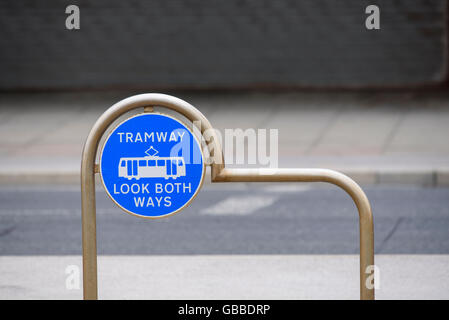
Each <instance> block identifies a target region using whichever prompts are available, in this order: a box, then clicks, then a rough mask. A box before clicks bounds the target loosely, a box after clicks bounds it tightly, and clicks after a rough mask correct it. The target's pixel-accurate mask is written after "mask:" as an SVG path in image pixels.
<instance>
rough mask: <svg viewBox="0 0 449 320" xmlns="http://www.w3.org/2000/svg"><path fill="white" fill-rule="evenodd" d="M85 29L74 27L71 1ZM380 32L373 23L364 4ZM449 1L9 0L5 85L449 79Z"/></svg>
mask: <svg viewBox="0 0 449 320" xmlns="http://www.w3.org/2000/svg"><path fill="white" fill-rule="evenodd" d="M69 4H77V5H78V6H79V7H80V9H81V30H79V31H69V30H66V29H65V19H66V17H67V15H66V14H65V7H66V6H67V5H69ZM369 4H376V5H378V6H380V9H381V30H380V31H368V30H366V29H365V18H366V14H365V7H366V6H367V5H369ZM446 10H447V3H446V1H445V0H376V1H374V0H369V1H365V0H345V1H338V0H303V1H297V0H276V1H273V0H246V1H242V0H226V1H223V0H221V1H218V0H208V1H206V0H203V1H200V0H152V1H137V0H134V1H119V0H107V1H106V0H95V1H86V0H79V1H75V0H73V1H53V0H52V1H32V0H15V1H12V0H9V1H8V0H0V90H10V89H14V90H17V89H19V90H20V89H89V88H94V89H95V88H121V87H122V88H139V89H142V88H145V89H150V88H247V87H251V88H257V87H327V88H328V87H372V86H381V87H383V86H409V85H412V86H420V85H423V84H425V85H431V84H435V83H437V82H439V81H442V80H443V79H445V73H446V72H445V71H446V69H447V66H446V61H447V57H446V46H447V44H446V39H447V34H446V30H445V28H446V26H447V22H446V17H445V12H446Z"/></svg>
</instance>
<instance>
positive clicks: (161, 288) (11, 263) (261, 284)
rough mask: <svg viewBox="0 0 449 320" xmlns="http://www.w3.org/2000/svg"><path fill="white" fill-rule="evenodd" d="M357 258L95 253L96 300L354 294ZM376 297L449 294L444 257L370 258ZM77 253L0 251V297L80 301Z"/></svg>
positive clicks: (356, 294)
mask: <svg viewBox="0 0 449 320" xmlns="http://www.w3.org/2000/svg"><path fill="white" fill-rule="evenodd" d="M358 260H359V259H358V256H357V255H250V256H247V255H246V256H239V255H232V256H231V255H219V256H216V255H207V256H204V255H198V256H139V255H135V256H99V258H98V295H99V299H225V300H236V299H359V274H358V268H359V265H358ZM376 264H377V266H378V268H379V273H378V276H379V277H378V280H379V282H378V285H379V287H378V289H377V290H376V299H449V278H448V277H447V265H448V264H449V256H448V255H377V256H376ZM81 270H82V268H81V257H80V256H60V257H57V256H26V257H17V256H1V257H0V274H1V275H2V279H5V278H6V279H14V280H13V281H10V282H8V283H5V282H4V281H2V283H1V284H0V299H82V281H81V275H82V272H81Z"/></svg>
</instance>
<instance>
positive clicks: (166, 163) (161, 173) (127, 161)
mask: <svg viewBox="0 0 449 320" xmlns="http://www.w3.org/2000/svg"><path fill="white" fill-rule="evenodd" d="M185 175H186V164H185V161H184V158H182V157H159V156H147V157H134V158H120V161H119V166H118V176H119V177H123V178H127V179H128V180H131V179H136V180H139V179H140V178H165V179H169V178H173V179H176V178H178V177H183V176H185Z"/></svg>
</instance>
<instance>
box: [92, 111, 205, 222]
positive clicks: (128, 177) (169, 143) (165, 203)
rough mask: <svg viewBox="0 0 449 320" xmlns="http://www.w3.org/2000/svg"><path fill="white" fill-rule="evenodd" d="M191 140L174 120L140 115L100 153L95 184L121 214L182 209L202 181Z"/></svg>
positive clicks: (163, 213)
mask: <svg viewBox="0 0 449 320" xmlns="http://www.w3.org/2000/svg"><path fill="white" fill-rule="evenodd" d="M204 172H205V164H204V158H203V154H202V151H201V145H200V143H199V141H198V140H197V138H196V137H195V135H194V134H193V133H192V131H190V130H189V129H188V128H187V127H186V126H185V125H184V124H183V123H181V122H180V121H178V120H177V119H175V118H173V117H171V116H168V115H164V114H159V113H142V114H139V115H136V116H134V117H131V118H128V119H126V120H125V121H123V122H122V123H120V124H119V125H118V126H117V127H116V128H115V129H114V130H113V131H112V132H111V133H110V134H109V136H108V137H107V139H106V141H105V143H104V145H103V148H102V149H101V151H100V175H101V181H102V183H103V186H104V188H105V189H106V192H107V194H108V195H109V196H110V197H111V199H112V200H113V201H114V202H115V203H116V204H117V205H118V206H119V207H120V208H122V209H123V210H125V211H126V212H128V213H130V214H133V215H137V216H139V217H144V218H160V217H165V216H168V215H171V214H173V213H176V212H178V211H180V210H181V209H183V208H184V207H186V206H187V205H188V204H189V203H190V201H191V200H192V199H193V198H194V197H195V196H196V194H197V193H198V191H199V189H200V188H201V184H202V182H203V179H204Z"/></svg>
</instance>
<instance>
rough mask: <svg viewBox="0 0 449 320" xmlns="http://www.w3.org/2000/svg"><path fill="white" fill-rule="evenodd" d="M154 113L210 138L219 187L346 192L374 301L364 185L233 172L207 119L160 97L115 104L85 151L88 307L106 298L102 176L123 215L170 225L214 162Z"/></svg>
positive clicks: (303, 174)
mask: <svg viewBox="0 0 449 320" xmlns="http://www.w3.org/2000/svg"><path fill="white" fill-rule="evenodd" d="M154 106H158V107H163V108H168V109H171V110H173V111H175V112H178V113H180V114H181V115H183V116H184V117H186V118H187V119H188V120H189V121H191V122H192V123H193V124H194V125H195V126H196V127H197V129H198V130H199V132H201V134H202V135H204V133H205V132H206V131H207V133H208V139H207V142H208V144H207V150H208V160H209V163H210V166H211V179H212V182H328V183H332V184H334V185H337V186H339V187H341V188H342V189H344V190H345V191H346V192H347V193H348V194H349V195H350V196H351V198H352V199H353V201H354V203H355V205H356V207H357V209H358V211H359V228H360V298H361V299H363V300H373V299H374V287H373V286H367V281H372V280H373V279H372V278H373V277H372V275H370V274H368V273H367V270H369V267H370V266H373V265H374V228H373V217H372V212H371V207H370V204H369V201H368V198H367V197H366V195H365V193H364V192H363V190H362V189H361V188H360V187H359V186H358V185H357V183H355V182H354V181H353V180H352V179H350V178H349V177H347V176H345V175H343V174H341V173H339V172H336V171H333V170H327V169H229V168H225V165H224V158H223V154H222V149H221V146H220V143H219V140H218V138H217V136H216V134H215V131H214V130H213V128H212V126H211V124H210V123H209V121H208V120H207V118H206V117H205V116H204V115H203V114H202V113H201V112H200V111H199V110H197V109H196V108H195V107H193V106H192V105H190V104H188V103H187V102H185V101H183V100H181V99H178V98H175V97H172V96H168V95H164V94H155V93H150V94H141V95H136V96H132V97H129V98H127V99H124V100H122V101H119V102H118V103H116V104H114V105H113V106H112V107H110V108H109V109H108V110H106V112H104V113H103V114H102V115H101V116H100V118H98V120H97V121H96V123H95V124H94V126H93V128H92V130H91V131H90V133H89V135H88V137H87V140H86V143H85V145H84V149H83V155H82V161H81V208H82V231H83V232H82V239H83V292H84V299H89V300H90V299H97V298H98V294H97V246H96V212H95V209H96V208H95V174H96V173H100V175H101V179H102V183H103V186H104V187H105V189H106V192H107V193H108V195H109V196H110V197H111V199H112V200H113V201H114V202H115V203H116V204H117V205H118V206H119V207H121V208H122V209H123V210H125V211H126V212H128V213H130V214H133V215H137V216H139V217H144V218H160V217H165V216H168V215H171V214H174V213H176V212H178V211H180V210H182V209H183V208H184V207H185V206H187V205H188V204H189V203H190V202H191V201H192V200H193V198H194V197H195V196H196V194H197V193H198V191H199V189H200V188H201V185H202V182H203V179H204V171H205V169H204V167H205V160H206V159H205V156H204V155H203V154H202V152H201V147H200V143H199V141H198V140H197V139H196V137H195V135H194V134H193V133H192V132H191V131H190V130H189V129H188V128H187V127H186V126H185V125H184V124H182V123H181V122H180V121H178V120H176V119H175V118H173V117H171V116H168V115H164V114H158V113H154V112H153V111H154V110H153V107H154ZM136 108H143V110H144V113H141V114H139V115H137V116H134V117H131V118H128V119H127V120H125V121H123V122H122V123H120V124H119V125H118V126H117V127H116V128H115V129H114V130H113V131H112V132H111V133H110V134H109V136H108V138H107V139H106V142H105V143H104V145H103V147H102V149H101V152H100V160H99V161H100V163H99V164H97V163H96V156H97V149H98V145H99V141H100V139H101V137H102V136H103V135H104V133H105V132H106V130H107V129H108V127H109V126H110V125H111V124H112V123H113V122H114V121H115V120H117V118H118V117H120V116H121V115H123V114H124V113H126V112H128V111H130V110H133V109H136ZM172 133H173V135H172ZM148 145H150V147H148ZM369 277H370V278H371V280H370V278H369Z"/></svg>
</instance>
